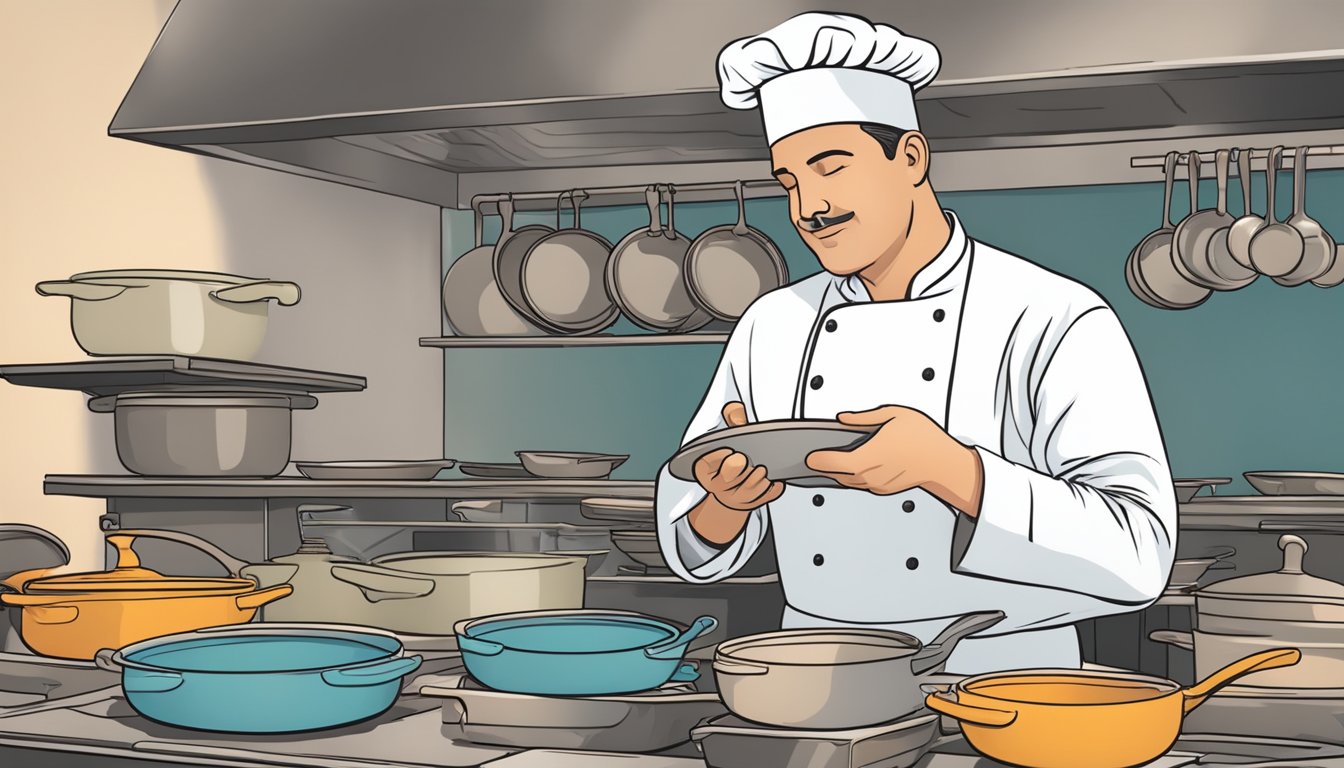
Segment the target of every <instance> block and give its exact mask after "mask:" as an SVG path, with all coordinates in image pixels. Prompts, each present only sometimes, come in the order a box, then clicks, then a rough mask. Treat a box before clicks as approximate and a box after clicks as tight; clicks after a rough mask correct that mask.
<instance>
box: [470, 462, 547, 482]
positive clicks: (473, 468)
mask: <svg viewBox="0 0 1344 768" xmlns="http://www.w3.org/2000/svg"><path fill="white" fill-rule="evenodd" d="M457 471H459V472H461V473H462V474H464V475H469V476H471V477H498V478H524V479H525V478H529V477H534V475H533V474H532V473H531V472H528V471H527V469H525V468H524V467H523V465H522V462H495V461H459V462H458V463H457Z"/></svg>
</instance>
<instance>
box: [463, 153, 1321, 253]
mask: <svg viewBox="0 0 1344 768" xmlns="http://www.w3.org/2000/svg"><path fill="white" fill-rule="evenodd" d="M1312 154H1317V148H1315V147H1313V148H1312ZM1341 154H1344V148H1341ZM737 183H738V182H736V181H718V182H704V183H698V184H669V185H666V186H670V187H672V188H673V189H674V190H676V195H677V203H678V204H685V203H705V202H720V201H729V200H736V199H737V197H736V191H735V190H736V186H737ZM741 183H742V194H743V196H744V197H747V198H760V197H784V196H785V195H787V194H788V193H787V192H786V191H785V190H784V188H783V187H782V186H780V184H779V182H778V181H775V180H774V179H757V180H753V181H743V182H741ZM648 186H649V185H647V184H640V185H635V186H628V187H583V188H581V189H579V190H576V191H577V192H579V193H581V194H585V195H587V196H588V198H589V199H593V200H594V203H593V204H594V205H602V206H611V205H640V204H642V203H643V202H644V192H645V190H646V189H648ZM560 194H566V195H567V194H569V192H568V191H546V192H518V193H512V194H495V195H477V196H475V197H473V198H472V199H471V208H472V211H473V212H474V214H475V218H476V228H477V232H478V234H479V232H480V229H481V219H482V216H483V215H484V214H485V213H486V212H489V213H493V214H496V215H498V213H499V203H500V202H502V201H505V200H508V199H509V198H512V199H513V201H514V203H515V210H517V211H543V212H550V211H553V210H554V209H555V200H556V196H557V195H560ZM519 203H524V205H519Z"/></svg>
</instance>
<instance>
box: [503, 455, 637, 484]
mask: <svg viewBox="0 0 1344 768" xmlns="http://www.w3.org/2000/svg"><path fill="white" fill-rule="evenodd" d="M518 458H519V459H521V460H522V462H523V468H524V469H526V470H527V471H528V472H530V473H532V474H533V475H536V476H537V477H548V478H553V479H558V480H598V479H602V478H605V477H608V476H610V475H611V473H612V471H613V470H615V469H616V468H617V467H619V466H621V465H622V464H624V463H625V460H626V459H628V458H630V457H629V456H628V455H623V454H613V453H583V452H580V451H518Z"/></svg>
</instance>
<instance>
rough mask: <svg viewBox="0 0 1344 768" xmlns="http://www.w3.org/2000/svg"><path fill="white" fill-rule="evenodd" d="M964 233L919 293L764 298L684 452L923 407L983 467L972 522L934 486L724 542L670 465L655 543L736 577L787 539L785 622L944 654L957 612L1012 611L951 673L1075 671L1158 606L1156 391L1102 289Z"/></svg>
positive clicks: (1165, 545) (750, 314) (812, 499)
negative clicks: (886, 634)
mask: <svg viewBox="0 0 1344 768" xmlns="http://www.w3.org/2000/svg"><path fill="white" fill-rule="evenodd" d="M945 214H946V216H947V218H948V222H949V224H950V225H951V226H952V236H951V238H950V240H949V242H948V244H947V246H946V247H945V248H944V249H943V250H942V252H941V253H940V254H939V255H938V256H937V257H936V258H935V259H934V260H933V261H931V262H930V263H929V264H928V265H926V266H925V267H924V268H923V269H921V270H920V271H919V272H918V273H917V274H916V275H915V277H914V280H913V282H912V284H911V289H910V294H909V295H910V298H909V299H906V300H898V301H873V300H871V298H870V297H869V295H868V293H867V290H866V288H865V287H864V285H863V283H862V281H861V280H860V279H859V278H858V277H857V276H849V277H840V276H836V275H832V274H830V273H827V272H822V273H820V274H817V275H814V276H811V277H808V278H806V279H803V280H800V281H798V282H796V283H793V284H791V285H787V286H784V287H782V288H779V289H777V290H774V291H771V292H770V293H768V294H766V295H764V296H762V297H761V298H759V299H758V300H757V301H756V302H755V303H753V304H752V305H751V307H750V308H749V309H748V310H747V312H746V313H745V314H744V315H743V316H742V318H741V319H740V321H739V322H738V323H737V326H736V327H735V329H734V331H733V333H732V335H731V337H730V338H729V340H728V342H727V345H726V347H725V349H724V353H723V356H722V358H721V359H720V361H719V365H718V369H717V371H716V372H715V374H714V378H713V380H712V381H711V382H710V385H709V389H708V391H707V393H706V394H705V398H704V400H703V401H702V402H701V404H700V407H699V409H698V410H697V412H696V414H695V416H694V418H692V420H691V422H690V425H689V427H688V428H687V430H686V433H685V436H684V438H683V444H685V443H686V442H689V441H691V440H693V439H695V438H698V437H700V436H702V435H704V434H705V433H707V432H711V431H714V430H717V429H722V428H724V427H725V426H726V425H725V423H724V422H723V419H722V415H721V411H722V409H723V406H724V404H726V403H728V402H730V401H734V400H737V401H741V402H742V403H743V404H744V405H745V407H746V412H747V418H748V420H749V421H753V422H754V421H765V420H771V419H787V418H809V419H830V418H835V415H836V413H838V412H840V411H860V410H866V409H869V408H875V407H878V406H882V405H888V404H894V405H904V406H907V407H911V408H915V409H918V410H920V411H922V412H923V413H925V414H926V415H928V416H929V417H930V418H931V419H933V420H934V421H935V422H937V423H938V424H939V425H940V426H942V427H943V428H944V429H945V430H946V431H947V432H948V434H950V435H951V436H952V437H954V438H956V439H957V440H959V441H961V442H962V443H965V444H967V445H969V446H972V447H974V449H975V450H976V451H977V452H978V453H979V456H980V460H981V462H982V464H983V467H984V484H983V496H982V501H981V505H980V513H979V516H978V517H977V518H975V519H971V518H968V517H966V516H965V515H963V514H961V513H959V512H957V511H955V510H954V509H953V508H952V507H950V506H949V505H947V504H945V503H944V502H942V501H941V500H940V499H938V498H937V497H935V496H933V495H932V494H930V493H928V492H927V491H925V490H923V489H919V488H917V489H913V490H910V491H906V492H903V493H899V494H893V495H888V496H879V495H877V494H873V493H870V492H868V491H863V490H856V489H848V488H813V487H803V486H797V485H789V486H787V487H786V490H785V491H784V493H783V495H782V496H780V498H778V499H776V500H775V501H773V502H771V503H770V504H768V505H764V506H762V507H760V508H758V509H756V510H753V511H752V512H751V513H750V516H749V518H748V521H747V524H746V526H745V528H744V529H743V531H742V533H741V534H739V535H738V536H737V538H736V539H734V540H733V541H732V542H730V543H729V544H728V545H726V546H725V547H722V548H720V547H714V546H712V545H710V544H708V543H707V542H705V541H704V540H702V539H701V538H700V537H699V536H698V535H697V534H696V533H695V532H694V531H693V530H692V529H691V527H690V521H689V520H688V519H687V517H686V514H687V512H689V511H690V510H691V509H692V508H693V507H694V506H695V505H696V504H698V503H699V502H700V501H701V500H702V499H703V498H704V491H703V490H702V489H701V488H700V487H699V485H698V484H696V483H694V482H687V481H683V480H679V479H676V478H674V477H672V475H671V474H670V473H669V472H668V469H667V466H664V467H663V468H662V470H661V471H660V472H659V476H658V481H657V491H656V498H657V502H656V503H657V515H658V526H657V528H658V541H659V546H660V548H661V551H662V554H663V557H664V559H665V560H666V562H667V563H668V565H669V567H670V568H671V569H672V570H673V572H674V573H676V574H677V575H678V576H679V577H680V578H682V579H684V580H687V581H690V582H700V583H708V582H715V581H719V580H722V579H725V578H728V577H729V576H731V575H733V574H734V573H735V572H736V571H738V570H739V569H740V568H741V567H742V566H743V565H744V564H745V563H746V562H747V560H748V559H749V558H750V557H751V556H752V554H753V553H754V552H755V551H756V549H757V548H758V547H759V546H760V543H761V542H762V541H763V540H764V538H765V535H766V532H767V526H772V527H773V530H774V539H775V549H776V552H775V555H776V560H777V562H778V565H779V575H780V582H781V585H782V587H783V590H784V597H785V603H786V608H785V612H784V616H783V617H782V626H783V627H784V628H800V627H836V626H858V627H868V628H880V629H894V630H899V631H903V632H906V633H908V634H912V635H914V636H916V637H918V638H919V639H920V640H921V641H923V642H926V643H927V642H929V641H930V640H932V639H933V638H934V636H936V635H937V633H938V632H939V631H940V630H942V629H943V628H944V627H946V626H947V625H948V624H950V623H951V622H952V621H953V620H954V619H956V618H957V617H959V616H962V615H965V614H967V613H970V612H973V611H983V610H1001V611H1004V612H1005V613H1006V614H1007V616H1006V618H1005V619H1004V620H1003V621H1002V622H1001V623H999V624H998V625H996V626H994V627H992V628H990V629H988V630H986V631H984V632H981V633H979V634H977V635H976V636H974V637H971V638H969V639H967V640H963V641H962V642H961V643H960V644H958V645H957V647H956V649H955V651H954V652H953V654H952V656H951V657H950V658H949V660H948V662H947V671H948V672H953V673H964V674H977V673H981V672H990V671H998V670H1002V669H1015V668H1024V667H1043V666H1053V667H1077V666H1079V664H1080V663H1081V658H1080V649H1079V643H1078V636H1077V630H1076V629H1075V627H1074V626H1073V625H1074V623H1075V622H1077V621H1080V620H1082V619H1085V618H1090V617H1095V616H1102V615H1108V614H1116V613H1124V612H1128V611H1134V610H1139V609H1141V608H1143V607H1145V606H1147V605H1149V604H1151V603H1152V602H1153V601H1154V600H1155V599H1156V598H1157V597H1158V595H1160V594H1161V592H1162V590H1163V588H1164V586H1165V584H1166V582H1167V579H1168V576H1169V574H1170V571H1171V564H1172V559H1173V557H1174V552H1175V547H1176V499H1175V491H1174V489H1173V487H1172V482H1171V473H1170V469H1169V467H1168V460H1167V456H1166V450H1165V448H1164V446H1163V442H1162V436H1161V433H1160V431H1159V428H1158V424H1157V419H1156V415H1155V414H1154V411H1153V405H1152V401H1151V398H1150V396H1149V393H1148V388H1147V383H1146V381H1145V379H1144V376H1143V372H1142V370H1141V368H1140V366H1139V363H1138V359H1137V356H1136V354H1135V352H1134V349H1133V346H1132V345H1131V344H1130V341H1129V338H1128V336H1127V335H1126V333H1125V331H1124V329H1123V328H1122V327H1121V325H1120V322H1119V319H1118V318H1117V317H1116V315H1115V313H1114V312H1113V311H1112V309H1111V308H1110V306H1109V305H1107V304H1106V302H1105V300H1103V299H1102V298H1101V297H1100V296H1099V295H1098V294H1097V293H1096V292H1094V291H1093V290H1091V289H1090V288H1088V287H1087V286H1084V285H1082V284H1080V283H1078V282H1075V281H1073V280H1071V279H1069V278H1067V277H1064V276H1062V275H1059V274H1056V273H1054V272H1051V271H1049V270H1047V269H1045V268H1043V267H1040V266H1038V265H1036V264H1033V263H1031V262H1029V261H1026V260H1025V259H1022V258H1020V257H1017V256H1014V255H1012V254H1009V253H1006V252H1004V251H1001V250H998V249H996V248H994V247H992V246H989V245H986V244H984V243H980V242H977V241H975V240H972V239H970V238H969V237H968V236H967V235H966V233H965V231H964V229H963V227H962V225H961V223H960V221H959V220H958V219H957V217H956V215H955V214H954V213H952V212H951V211H945Z"/></svg>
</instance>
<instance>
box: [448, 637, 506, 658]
mask: <svg viewBox="0 0 1344 768" xmlns="http://www.w3.org/2000/svg"><path fill="white" fill-rule="evenodd" d="M457 649H458V650H459V651H466V652H467V653H475V654H479V655H481V656H498V655H499V654H501V653H503V652H504V646H503V645H500V644H499V643H496V642H495V641H493V640H482V639H481V638H479V637H472V636H471V635H464V634H462V633H460V632H459V633H458V635H457Z"/></svg>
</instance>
